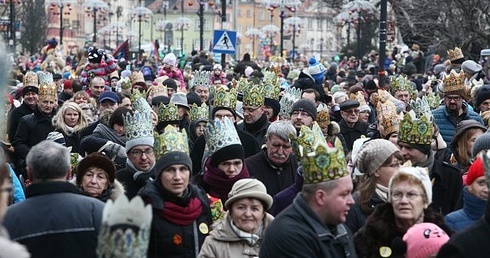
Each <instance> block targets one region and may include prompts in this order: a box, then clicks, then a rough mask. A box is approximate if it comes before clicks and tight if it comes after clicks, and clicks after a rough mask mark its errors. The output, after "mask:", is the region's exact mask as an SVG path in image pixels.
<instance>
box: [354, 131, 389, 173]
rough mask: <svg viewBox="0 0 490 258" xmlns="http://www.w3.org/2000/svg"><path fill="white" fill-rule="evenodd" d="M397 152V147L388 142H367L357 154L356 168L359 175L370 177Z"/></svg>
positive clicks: (383, 140)
mask: <svg viewBox="0 0 490 258" xmlns="http://www.w3.org/2000/svg"><path fill="white" fill-rule="evenodd" d="M397 151H399V149H398V147H396V145H395V144H393V143H392V142H390V141H388V140H385V139H375V140H370V141H367V142H365V143H364V145H363V146H362V147H361V150H359V153H358V154H357V159H356V164H355V165H356V168H357V169H359V171H360V172H361V173H364V174H367V175H371V174H373V173H374V172H376V170H378V169H379V168H380V167H381V165H383V163H385V162H386V160H388V158H389V157H391V155H393V154H394V153H395V152H397Z"/></svg>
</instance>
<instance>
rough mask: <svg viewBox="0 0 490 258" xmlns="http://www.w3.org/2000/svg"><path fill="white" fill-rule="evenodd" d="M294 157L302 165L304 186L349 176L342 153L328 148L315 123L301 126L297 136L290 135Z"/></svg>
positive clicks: (339, 150)
mask: <svg viewBox="0 0 490 258" xmlns="http://www.w3.org/2000/svg"><path fill="white" fill-rule="evenodd" d="M291 142H292V143H293V147H294V149H295V153H296V156H297V157H298V158H300V159H301V163H302V164H303V178H304V183H305V184H314V183H321V182H326V181H331V180H335V179H339V178H342V177H344V176H347V175H349V171H348V170H347V161H346V159H345V155H344V152H343V151H342V150H341V149H338V148H332V147H329V146H328V144H327V142H326V140H325V138H324V137H323V134H322V132H321V129H320V127H319V126H318V124H317V123H316V122H314V123H313V126H312V129H310V128H309V127H307V126H302V127H301V130H300V134H299V136H297V137H296V136H294V135H291Z"/></svg>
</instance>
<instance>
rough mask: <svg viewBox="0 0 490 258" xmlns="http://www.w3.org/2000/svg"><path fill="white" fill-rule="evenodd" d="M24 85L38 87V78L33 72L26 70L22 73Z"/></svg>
mask: <svg viewBox="0 0 490 258" xmlns="http://www.w3.org/2000/svg"><path fill="white" fill-rule="evenodd" d="M23 85H24V87H28V86H32V87H36V88H37V87H39V78H38V76H37V74H36V73H35V72H30V71H29V72H27V73H26V74H25V75H24V82H23Z"/></svg>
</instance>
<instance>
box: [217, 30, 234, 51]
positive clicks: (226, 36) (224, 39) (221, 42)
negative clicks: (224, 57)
mask: <svg viewBox="0 0 490 258" xmlns="http://www.w3.org/2000/svg"><path fill="white" fill-rule="evenodd" d="M235 46H236V31H231V30H215V31H214V38H213V52H214V53H221V54H235V51H236V48H235Z"/></svg>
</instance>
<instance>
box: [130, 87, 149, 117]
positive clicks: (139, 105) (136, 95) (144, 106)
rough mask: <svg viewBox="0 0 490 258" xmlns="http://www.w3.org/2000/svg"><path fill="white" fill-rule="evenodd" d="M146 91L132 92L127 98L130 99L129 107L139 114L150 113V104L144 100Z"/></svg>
mask: <svg viewBox="0 0 490 258" xmlns="http://www.w3.org/2000/svg"><path fill="white" fill-rule="evenodd" d="M145 96H146V91H143V92H140V91H138V90H135V91H133V93H131V95H130V96H129V98H130V99H131V106H132V107H133V109H134V110H138V111H139V112H140V113H149V112H151V107H150V104H148V101H146V99H145Z"/></svg>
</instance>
